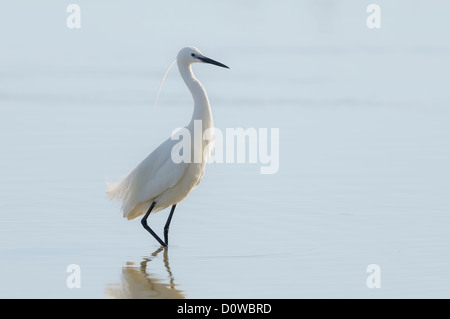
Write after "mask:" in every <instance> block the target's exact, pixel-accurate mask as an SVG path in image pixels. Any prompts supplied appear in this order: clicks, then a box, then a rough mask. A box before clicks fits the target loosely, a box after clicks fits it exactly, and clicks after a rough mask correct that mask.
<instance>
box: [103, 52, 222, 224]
mask: <svg viewBox="0 0 450 319" xmlns="http://www.w3.org/2000/svg"><path fill="white" fill-rule="evenodd" d="M196 62H203V63H210V64H215V65H218V66H222V67H226V68H228V67H227V66H225V65H223V64H221V63H219V62H217V61H214V60H211V59H209V58H206V57H205V56H204V55H203V54H202V53H201V52H200V51H199V50H198V49H197V48H194V47H186V48H183V49H181V50H180V52H179V53H178V55H177V65H178V70H179V71H180V74H181V77H182V78H183V80H184V82H185V83H186V85H187V87H188V88H189V90H190V92H191V94H192V97H193V100H194V111H193V114H192V118H191V121H190V123H189V124H188V125H187V126H186V127H185V129H187V130H188V131H189V132H190V133H191V134H190V135H191V143H190V145H191V161H187V162H181V163H175V162H174V161H173V159H172V157H171V153H172V148H173V147H174V145H176V144H177V143H179V141H177V140H172V139H171V138H168V139H167V140H166V141H164V142H163V143H162V144H161V145H159V146H158V147H157V148H156V149H155V150H154V151H153V152H152V153H151V154H150V155H148V156H147V157H146V158H145V159H144V160H143V161H142V162H141V163H140V164H139V165H138V166H137V167H136V168H135V169H134V170H132V171H131V173H130V174H129V175H128V176H127V177H125V178H124V179H123V180H122V181H120V182H118V183H116V184H111V185H108V187H107V190H106V192H107V194H108V195H109V197H110V198H111V199H115V200H120V201H121V202H122V204H123V207H122V210H123V216H124V217H126V218H127V219H129V220H132V219H135V218H138V217H140V216H142V215H144V214H146V212H147V211H148V210H149V208H150V206H151V205H152V203H154V207H153V208H152V210H151V212H157V211H160V210H163V209H165V208H167V207H169V206H173V205H176V204H177V203H179V202H180V201H182V200H183V199H185V198H186V196H187V195H188V194H189V193H190V192H191V190H192V189H194V188H195V187H196V186H197V185H198V184H199V183H200V180H201V178H202V177H203V173H204V170H205V164H206V162H207V160H208V156H209V154H210V151H211V149H212V143H211V139H210V140H208V139H206V140H204V139H203V138H201V139H198V138H195V137H194V121H198V120H200V121H201V127H202V136H203V134H204V133H205V131H208V132H211V130H212V128H213V126H214V125H213V119H212V114H211V108H210V105H209V101H208V97H207V95H206V91H205V89H204V87H203V86H202V84H201V83H200V82H199V81H198V80H197V79H196V78H195V76H194V74H193V73H192V69H191V65H192V64H193V63H196ZM199 143H201V145H200V144H199ZM196 152H197V156H196V155H195V153H196ZM198 152H202V153H201V154H199V153H198ZM194 158H195V159H196V161H194ZM199 158H200V159H201V160H200V161H199V160H198V159H199ZM168 222H170V220H169V221H168ZM144 227H145V226H144Z"/></svg>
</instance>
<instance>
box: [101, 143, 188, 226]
mask: <svg viewBox="0 0 450 319" xmlns="http://www.w3.org/2000/svg"><path fill="white" fill-rule="evenodd" d="M177 142H178V141H177V140H172V139H170V138H169V139H167V140H166V141H165V142H164V143H162V144H161V145H160V146H158V148H156V149H155V150H154V151H153V152H152V153H151V154H150V155H148V156H147V157H146V158H145V159H144V160H143V161H142V162H141V163H140V164H139V165H138V166H137V167H136V168H135V169H134V170H133V171H132V172H131V173H130V174H129V175H128V176H127V177H125V179H123V180H122V181H121V182H119V183H118V184H116V185H112V186H111V187H109V188H108V190H107V193H108V194H109V195H110V197H111V198H112V199H119V200H121V201H122V202H123V215H124V217H125V216H127V214H128V213H129V212H130V211H131V210H133V208H134V207H135V206H136V205H138V204H139V203H143V202H146V201H149V200H152V199H153V198H155V197H157V196H158V195H160V194H161V193H163V192H164V191H166V190H167V189H169V188H171V187H173V186H174V185H176V184H177V183H178V182H179V180H180V179H181V177H182V176H183V175H184V172H185V170H186V168H187V166H188V165H189V163H184V162H182V163H179V164H177V163H175V162H173V160H172V158H171V152H172V148H173V146H174V145H175V144H176V143H177Z"/></svg>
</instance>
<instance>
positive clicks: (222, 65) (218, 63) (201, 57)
mask: <svg viewBox="0 0 450 319" xmlns="http://www.w3.org/2000/svg"><path fill="white" fill-rule="evenodd" d="M198 59H199V60H200V61H202V62H205V63H209V64H214V65H217V66H221V67H222V68H227V69H229V67H227V66H226V65H225V64H222V63H220V62H217V61H214V60H213V59H210V58H207V57H205V56H199V57H198Z"/></svg>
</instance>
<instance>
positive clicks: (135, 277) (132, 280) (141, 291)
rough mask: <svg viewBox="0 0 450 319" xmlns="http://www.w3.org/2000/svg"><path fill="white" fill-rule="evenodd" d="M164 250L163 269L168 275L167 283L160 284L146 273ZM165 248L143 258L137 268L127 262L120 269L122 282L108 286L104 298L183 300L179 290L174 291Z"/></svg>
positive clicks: (153, 276)
mask: <svg viewBox="0 0 450 319" xmlns="http://www.w3.org/2000/svg"><path fill="white" fill-rule="evenodd" d="M163 250H164V253H163V256H164V267H165V269H166V271H167V273H168V275H169V282H168V283H165V282H162V279H160V278H158V277H157V276H156V275H155V274H152V273H151V272H150V273H149V272H147V271H148V269H147V266H148V263H149V262H150V261H152V260H153V259H154V258H155V257H156V256H157V255H158V254H159V253H160V252H161V251H163ZM167 251H168V249H167V247H164V248H163V247H161V248H159V249H158V250H156V251H155V252H153V253H152V254H151V256H150V257H145V258H144V259H143V260H142V262H141V263H140V265H139V266H138V265H137V264H136V263H134V262H127V264H126V266H125V267H123V268H122V280H121V283H119V284H110V285H108V286H107V288H106V290H105V296H106V297H108V298H118V299H125V298H131V299H152V298H155V299H180V298H185V297H184V294H183V292H182V291H181V290H178V289H176V285H175V283H174V278H173V274H172V271H171V270H170V266H169V257H168V253H167Z"/></svg>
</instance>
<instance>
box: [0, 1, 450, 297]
mask: <svg viewBox="0 0 450 319" xmlns="http://www.w3.org/2000/svg"><path fill="white" fill-rule="evenodd" d="M27 3H28V9H30V10H29V11H23V10H22V7H21V6H20V5H19V4H14V3H8V4H1V5H0V30H1V31H0V32H2V33H1V38H2V42H3V46H2V50H0V70H1V71H0V108H1V110H2V112H1V113H2V115H1V117H0V149H1V158H0V209H1V212H2V213H0V243H1V244H0V283H1V285H0V297H2V298H17V297H25V298H37V297H39V298H55V297H56V298H141V297H143V298H311V297H312V298H314V297H326V298H332V297H339V298H341V297H362V298H386V297H387V298H395V297H434V298H436V297H437V298H443V297H445V298H448V297H449V295H450V288H449V285H450V275H449V272H448V269H449V268H450V258H449V256H448V253H447V252H448V251H449V248H450V234H449V231H448V230H449V226H450V216H449V211H450V198H449V194H450V192H449V191H450V170H449V168H448V163H449V159H450V147H449V146H450V142H449V141H450V127H449V125H448V123H449V117H450V110H449V102H450V97H449V94H448V90H447V84H448V83H449V80H450V79H449V74H450V63H449V57H450V43H449V40H448V36H447V34H446V30H447V29H446V28H445V27H444V26H443V23H444V22H443V21H446V20H445V16H444V14H445V12H448V9H450V7H449V5H448V4H447V3H445V2H443V1H432V2H431V3H430V2H428V3H427V4H422V3H419V2H410V1H396V2H395V3H392V2H389V1H379V2H378V3H379V4H380V6H381V7H382V28H381V29H379V30H369V29H367V27H366V26H365V19H366V17H367V15H368V14H367V13H366V11H365V9H366V4H356V3H355V1H339V2H335V1H331V0H330V1H321V2H318V1H312V0H311V1H304V2H302V3H301V4H299V3H297V2H294V1H286V2H283V3H282V4H279V3H275V2H270V1H259V2H254V3H253V2H251V3H248V4H242V3H240V2H239V3H238V2H236V1H234V2H233V1H231V2H229V3H227V4H225V3H222V4H210V3H208V4H207V5H206V4H205V3H204V2H202V4H203V6H200V5H194V6H187V7H186V8H183V10H181V11H177V10H173V8H172V6H171V5H170V4H169V3H158V7H153V6H154V5H150V4H148V3H147V2H145V1H140V2H136V3H135V4H133V5H130V4H129V3H126V2H124V1H116V2H114V4H111V3H106V2H96V3H92V2H88V1H79V2H77V3H78V4H79V5H80V7H81V9H82V28H81V29H79V30H70V29H68V28H67V27H66V25H65V19H66V17H67V13H66V12H65V6H64V5H61V4H57V2H56V1H41V2H40V3H39V4H37V3H34V2H32V1H28V2H27ZM198 4H200V2H199V3H198ZM236 8H239V9H236ZM405 8H408V9H409V10H404V9H405ZM105 9H108V10H105ZM446 9H447V10H446ZM185 12H188V13H189V14H190V15H189V16H185V15H184V14H185ZM405 12H407V13H405ZM187 26H188V27H187ZM206 26H207V27H206ZM6 30H8V32H7V31H6ZM191 44H192V45H195V46H198V47H199V48H200V49H201V50H202V51H203V52H204V53H205V54H207V55H209V56H211V57H212V58H214V59H217V60H219V61H221V62H223V63H225V64H227V65H229V66H230V67H231V69H230V70H224V69H219V68H213V67H207V66H200V65H199V66H195V67H194V72H195V73H196V75H197V77H198V78H199V79H200V81H202V82H203V84H204V85H205V87H206V89H207V91H208V95H209V98H210V101H211V105H212V109H213V116H214V122H215V125H216V127H218V128H220V129H221V130H223V131H225V129H226V128H237V127H243V128H251V127H253V128H279V130H280V141H279V142H280V165H279V171H278V172H277V173H276V174H273V175H262V174H260V167H261V165H262V164H261V163H256V164H230V163H228V164H220V163H215V164H209V165H208V166H207V170H206V173H205V177H204V179H203V181H202V183H201V185H200V186H199V187H198V188H197V189H195V190H194V191H193V192H192V193H191V195H190V196H189V197H188V198H187V199H186V200H185V201H183V202H182V203H180V204H179V205H178V206H177V210H176V211H175V214H174V218H173V221H172V224H171V229H170V231H171V232H170V242H171V245H170V246H169V248H167V249H160V248H159V246H158V245H157V243H156V241H154V240H153V238H150V236H149V234H148V233H147V232H145V230H144V229H142V227H141V225H140V223H139V221H131V222H129V221H126V220H125V219H123V218H122V215H121V212H120V205H119V204H118V203H111V202H109V201H108V200H107V197H106V195H105V193H104V190H105V181H114V180H117V179H119V178H120V177H122V176H124V175H125V174H126V173H128V171H129V170H131V169H132V168H133V167H134V166H135V165H136V164H138V163H139V162H140V161H141V160H142V159H143V158H144V157H145V156H147V155H148V154H149V152H151V150H153V149H154V148H155V147H156V146H158V145H159V143H160V142H162V141H163V140H164V139H166V138H167V137H168V136H169V135H170V134H171V132H172V130H173V129H174V128H177V127H180V126H183V125H185V124H187V122H188V120H189V119H190V115H191V112H192V102H191V99H190V95H189V93H188V91H187V90H186V88H185V87H184V84H183V82H182V81H181V79H180V78H179V75H178V73H177V71H176V70H172V71H171V72H170V73H169V76H168V78H167V80H166V83H165V85H164V88H163V90H162V93H161V96H160V100H159V105H158V106H157V108H156V110H155V109H153V102H154V97H155V94H156V91H157V88H158V86H159V82H160V80H161V78H162V75H163V74H164V71H165V68H166V67H167V66H168V65H169V63H170V62H171V61H172V59H173V57H174V56H175V54H176V52H177V51H178V49H179V48H180V47H182V46H185V45H191ZM167 213H168V212H167V211H164V212H160V213H158V214H156V215H154V216H151V217H150V219H149V222H150V225H152V226H153V229H155V230H156V231H157V232H158V233H161V232H162V228H163V226H164V223H165V219H166V218H167ZM70 264H77V265H79V266H80V269H81V277H80V278H81V288H72V289H70V288H68V286H67V284H66V280H67V278H68V276H69V275H70V274H69V273H67V272H66V268H67V266H68V265H70ZM370 264H377V265H379V266H380V269H381V288H379V289H369V288H368V286H367V284H366V280H367V277H368V276H369V274H368V273H367V272H366V268H367V266H368V265H370Z"/></svg>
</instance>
